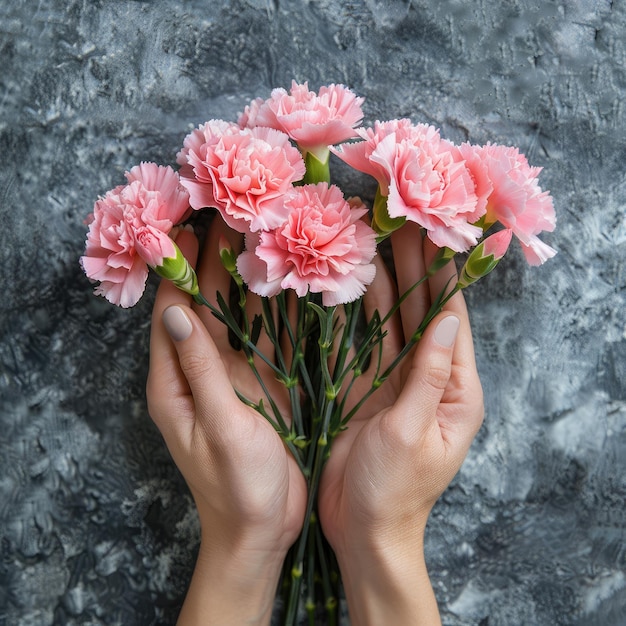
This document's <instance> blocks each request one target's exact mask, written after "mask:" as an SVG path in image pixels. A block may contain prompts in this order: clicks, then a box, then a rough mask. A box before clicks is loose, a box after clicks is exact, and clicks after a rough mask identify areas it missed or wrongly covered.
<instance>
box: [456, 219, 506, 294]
mask: <svg viewBox="0 0 626 626" xmlns="http://www.w3.org/2000/svg"><path fill="white" fill-rule="evenodd" d="M512 235H513V231H512V230H510V229H508V228H507V229H505V230H500V231H498V232H497V233H494V234H493V235H490V236H489V237H487V239H484V240H483V241H481V242H480V243H479V244H478V245H477V246H476V247H475V248H474V249H473V250H472V252H471V253H470V255H469V256H468V257H467V261H465V265H464V266H463V269H462V270H461V276H460V278H459V282H458V287H459V288H460V289H465V287H467V286H468V285H471V284H472V283H474V282H476V281H477V280H478V279H479V278H482V277H483V276H486V275H487V274H489V272H491V270H493V269H494V268H495V266H496V265H497V264H498V262H499V261H500V259H501V258H502V257H503V256H504V255H505V254H506V251H507V250H508V249H509V244H510V243H511V236H512Z"/></svg>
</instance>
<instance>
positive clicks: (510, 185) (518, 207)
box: [460, 144, 556, 265]
mask: <svg viewBox="0 0 626 626" xmlns="http://www.w3.org/2000/svg"><path fill="white" fill-rule="evenodd" d="M460 150H461V153H462V154H463V155H464V157H465V158H466V160H467V162H468V167H470V169H471V170H472V173H473V176H474V178H475V179H476V180H477V181H481V180H482V181H483V198H484V201H485V202H486V206H487V213H486V216H485V221H486V223H487V224H491V223H494V222H500V223H501V224H502V225H503V226H504V227H505V228H510V229H511V230H512V231H513V234H514V235H515V236H516V237H517V238H518V239H519V241H520V243H521V245H522V251H523V252H524V256H525V257H526V260H527V261H528V263H529V264H530V265H541V264H542V263H544V262H545V261H547V260H548V259H549V258H551V257H553V256H554V255H555V254H556V250H554V249H553V248H551V247H550V246H548V245H547V244H545V243H544V242H543V241H541V240H540V239H539V238H538V237H537V235H539V234H540V233H541V232H543V231H549V232H551V231H553V230H554V227H555V225H556V214H555V212H554V206H553V203H552V197H551V196H550V194H549V192H548V191H542V190H541V187H540V186H539V183H538V180H537V177H538V176H539V173H540V172H541V168H540V167H531V166H530V165H529V164H528V161H527V159H526V157H525V156H524V155H523V154H521V153H520V152H519V150H518V149H517V148H514V147H509V146H500V145H495V144H487V145H486V146H472V145H470V144H463V145H462V146H461V147H460ZM485 179H488V181H489V183H490V184H491V187H492V190H491V191H489V185H487V184H486V183H485V182H484V180H485ZM477 187H478V184H477Z"/></svg>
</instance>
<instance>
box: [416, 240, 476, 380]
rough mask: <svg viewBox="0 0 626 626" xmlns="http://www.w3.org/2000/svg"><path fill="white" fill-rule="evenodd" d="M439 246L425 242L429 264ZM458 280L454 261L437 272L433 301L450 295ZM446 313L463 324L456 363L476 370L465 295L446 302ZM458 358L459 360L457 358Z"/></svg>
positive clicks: (432, 282) (431, 287)
mask: <svg viewBox="0 0 626 626" xmlns="http://www.w3.org/2000/svg"><path fill="white" fill-rule="evenodd" d="M437 250H438V248H437V246H435V244H433V243H432V242H431V241H430V240H426V241H425V242H424V257H425V259H426V262H427V264H428V263H430V261H431V260H432V259H433V258H434V256H435V254H436V253H437ZM457 280H458V275H457V270H456V265H455V263H454V260H451V261H450V262H449V263H447V264H446V265H444V267H442V268H441V269H440V270H439V271H438V272H436V273H435V274H434V275H433V276H432V277H431V278H430V279H429V281H428V286H429V290H430V293H431V299H432V301H433V302H434V301H435V300H436V299H437V298H438V297H440V295H441V294H442V293H444V292H445V293H449V292H450V291H451V290H452V289H453V288H454V286H455V285H456V283H457ZM443 310H444V311H448V312H450V313H454V314H455V315H456V316H457V317H458V318H459V320H460V322H461V329H460V332H459V335H458V338H457V341H456V347H455V361H459V362H462V363H464V364H466V365H468V366H470V367H473V368H474V369H475V368H476V362H475V354H474V342H473V339H472V331H471V326H470V321H469V315H468V311H467V306H466V304H465V298H464V297H463V293H462V292H461V291H458V292H457V293H455V294H454V295H453V296H452V298H450V299H449V300H448V302H446V304H445V306H444V308H443ZM457 357H458V358H457Z"/></svg>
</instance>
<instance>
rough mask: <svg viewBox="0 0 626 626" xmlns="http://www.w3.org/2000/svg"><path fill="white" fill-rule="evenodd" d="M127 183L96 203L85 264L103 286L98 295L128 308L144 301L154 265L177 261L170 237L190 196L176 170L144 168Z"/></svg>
mask: <svg viewBox="0 0 626 626" xmlns="http://www.w3.org/2000/svg"><path fill="white" fill-rule="evenodd" d="M126 178H127V180H128V183H127V184H126V185H120V186H119V187H116V188H115V189H112V190H111V191H109V192H108V193H107V194H106V195H105V196H104V197H102V198H99V199H98V200H97V201H96V203H95V206H94V210H93V213H92V214H91V215H90V216H89V217H88V218H87V222H88V224H89V232H88V233H87V242H86V247H85V254H84V255H83V256H82V257H81V259H80V262H81V265H82V267H83V269H84V271H85V274H87V276H88V277H89V278H90V279H92V280H94V281H99V283H100V284H99V285H98V286H97V287H96V290H95V291H96V294H98V295H102V296H104V297H105V298H106V299H107V300H109V302H112V303H113V304H117V305H119V306H122V307H130V306H133V305H134V304H136V303H137V301H138V300H139V298H141V295H142V294H143V291H144V289H145V284H146V279H147V277H148V266H152V267H155V266H159V265H162V264H163V260H164V259H166V258H171V257H175V256H176V248H175V246H174V244H173V242H172V240H171V239H170V237H169V236H168V233H169V232H170V230H171V229H172V227H173V226H174V225H175V224H177V223H179V222H181V221H182V219H183V217H184V216H185V214H186V212H187V211H188V209H189V195H188V193H187V192H186V191H185V189H184V188H183V187H182V186H181V185H180V181H179V177H178V174H177V173H176V172H175V171H174V170H173V169H172V168H170V167H163V166H160V165H156V164H155V163H141V164H140V165H137V166H135V167H133V168H132V169H131V170H130V172H127V173H126Z"/></svg>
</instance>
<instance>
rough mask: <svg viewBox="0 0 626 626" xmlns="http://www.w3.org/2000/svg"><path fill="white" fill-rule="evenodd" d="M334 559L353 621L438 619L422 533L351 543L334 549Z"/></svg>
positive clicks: (371, 625)
mask: <svg viewBox="0 0 626 626" xmlns="http://www.w3.org/2000/svg"><path fill="white" fill-rule="evenodd" d="M337 560H338V563H339V568H340V570H341V576H342V580H343V585H344V591H345V594H346V599H347V602H348V610H349V613H350V619H351V623H352V624H353V625H354V626H375V625H378V624H394V625H397V626H420V625H424V626H436V625H437V624H440V623H441V621H440V616H439V609H438V607H437V601H436V599H435V595H434V592H433V589H432V585H431V583H430V578H429V576H428V571H427V568H426V562H425V560H424V550H423V535H421V536H420V537H419V538H417V539H416V540H415V541H411V542H408V543H405V544H404V545H401V544H398V545H394V544H393V543H387V544H385V545H382V544H381V543H380V542H377V541H371V542H367V543H366V544H363V543H361V544H358V545H357V544H353V545H352V546H349V547H347V548H344V549H342V551H341V552H339V553H337Z"/></svg>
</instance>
